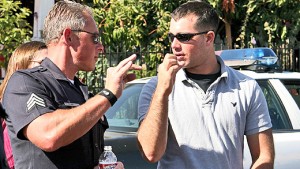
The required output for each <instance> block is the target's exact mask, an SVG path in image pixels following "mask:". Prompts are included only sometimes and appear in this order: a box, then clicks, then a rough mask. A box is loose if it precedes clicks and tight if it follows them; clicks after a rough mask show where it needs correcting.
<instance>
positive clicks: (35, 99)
mask: <svg viewBox="0 0 300 169" xmlns="http://www.w3.org/2000/svg"><path fill="white" fill-rule="evenodd" d="M35 105H39V106H41V107H46V105H45V101H44V100H43V99H42V98H40V97H39V96H37V95H36V94H34V93H32V94H31V96H30V98H29V99H28V101H27V110H30V109H31V108H32V107H33V106H35Z"/></svg>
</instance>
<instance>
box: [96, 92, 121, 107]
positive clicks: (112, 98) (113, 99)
mask: <svg viewBox="0 0 300 169" xmlns="http://www.w3.org/2000/svg"><path fill="white" fill-rule="evenodd" d="M98 94H99V95H101V96H104V97H106V98H107V99H108V101H109V102H110V105H111V106H113V105H114V104H115V103H116V101H117V100H118V98H117V97H116V96H115V95H114V94H113V93H112V92H111V91H110V90H108V89H103V90H101V92H99V93H98Z"/></svg>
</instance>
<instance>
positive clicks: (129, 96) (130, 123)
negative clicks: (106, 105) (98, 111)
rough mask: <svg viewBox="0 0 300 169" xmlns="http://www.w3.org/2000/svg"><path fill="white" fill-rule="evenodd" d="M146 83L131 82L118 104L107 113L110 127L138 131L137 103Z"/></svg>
mask: <svg viewBox="0 0 300 169" xmlns="http://www.w3.org/2000/svg"><path fill="white" fill-rule="evenodd" d="M143 85H144V84H134V85H132V84H129V85H127V86H126V88H125V90H124V91H123V93H122V96H121V97H120V98H119V99H118V101H117V102H116V104H115V105H114V106H112V107H111V108H110V109H108V111H107V112H106V113H105V116H106V117H107V120H108V123H109V129H113V130H120V131H136V130H137V128H138V120H137V109H138V108H137V106H138V105H137V103H138V99H139V96H140V93H141V90H142V87H143Z"/></svg>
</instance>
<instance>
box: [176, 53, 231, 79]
mask: <svg viewBox="0 0 300 169" xmlns="http://www.w3.org/2000/svg"><path fill="white" fill-rule="evenodd" d="M216 58H217V61H218V63H219V64H220V65H221V78H222V77H225V78H226V77H228V70H227V69H228V67H227V66H226V65H225V63H224V61H223V59H222V58H221V57H220V56H217V55H216ZM176 78H178V79H179V80H180V81H187V80H188V78H187V75H186V73H185V71H184V70H183V69H180V70H179V71H178V72H177V74H176Z"/></svg>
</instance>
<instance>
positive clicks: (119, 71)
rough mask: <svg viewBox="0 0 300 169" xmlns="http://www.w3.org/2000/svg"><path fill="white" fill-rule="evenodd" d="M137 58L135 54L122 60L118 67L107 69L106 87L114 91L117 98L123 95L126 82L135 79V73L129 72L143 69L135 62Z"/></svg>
mask: <svg viewBox="0 0 300 169" xmlns="http://www.w3.org/2000/svg"><path fill="white" fill-rule="evenodd" d="M135 59H136V55H135V54H133V55H131V56H130V57H128V58H126V59H124V60H123V61H121V62H120V63H119V64H118V65H117V66H116V67H110V68H108V69H107V75H106V82H105V88H106V89H108V90H110V91H111V92H112V93H114V94H115V95H116V97H117V98H119V97H120V96H121V94H122V91H123V89H124V85H125V83H127V82H129V81H131V80H134V79H135V74H133V73H128V71H129V70H141V69H142V67H141V66H138V65H135V64H133V61H134V60H135Z"/></svg>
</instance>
